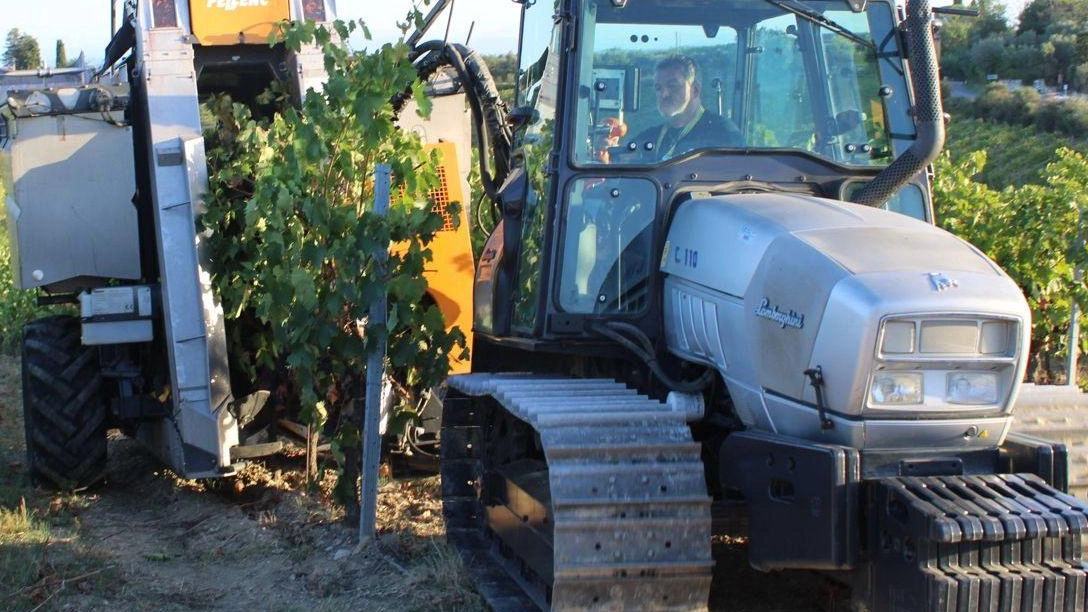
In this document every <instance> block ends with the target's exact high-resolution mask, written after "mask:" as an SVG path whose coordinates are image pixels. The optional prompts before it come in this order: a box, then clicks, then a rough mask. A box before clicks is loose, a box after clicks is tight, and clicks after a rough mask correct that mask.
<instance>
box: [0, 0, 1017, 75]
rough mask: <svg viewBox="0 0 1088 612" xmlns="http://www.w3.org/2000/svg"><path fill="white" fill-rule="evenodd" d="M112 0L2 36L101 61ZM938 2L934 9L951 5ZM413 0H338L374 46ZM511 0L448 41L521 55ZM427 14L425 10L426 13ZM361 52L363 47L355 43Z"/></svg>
mask: <svg viewBox="0 0 1088 612" xmlns="http://www.w3.org/2000/svg"><path fill="white" fill-rule="evenodd" d="M111 1H112V0H33V1H32V2H27V1H25V0H0V36H2V35H4V34H6V33H7V32H8V30H10V29H11V28H19V29H20V30H22V31H24V32H26V33H28V34H30V35H32V36H34V37H35V38H37V39H38V43H39V45H41V49H42V57H43V59H44V60H45V61H46V63H47V64H49V65H52V63H53V60H54V49H55V46H56V41H57V40H58V39H61V40H64V44H65V49H66V51H67V53H68V57H69V58H75V57H77V56H78V55H79V53H80V51H84V52H85V53H86V56H87V60H88V61H89V62H91V63H97V62H99V61H101V59H102V57H103V52H102V50H103V49H105V47H106V44H107V43H108V42H109V37H110V9H109V7H110V2H111ZM1025 2H1027V0H1005V4H1006V6H1007V14H1008V15H1009V16H1010V17H1011V18H1013V19H1015V17H1016V16H1017V15H1019V14H1020V11H1021V10H1022V9H1023V6H1024V4H1025ZM949 3H950V0H937V1H936V2H935V4H949ZM411 7H412V0H337V2H336V8H337V12H338V16H339V17H340V18H341V19H360V18H361V19H363V20H364V21H366V23H367V27H368V28H370V30H371V33H372V34H373V35H374V42H376V43H381V42H386V41H392V40H396V39H397V38H398V37H399V35H400V32H399V31H398V30H397V29H396V27H395V25H394V24H395V22H396V21H397V20H401V19H403V18H404V16H405V14H406V13H407V12H408V10H409V9H411ZM519 9H520V5H518V4H515V3H514V2H513V1H512V0H455V2H454V15H453V22H452V24H451V27H450V39H451V40H453V41H457V42H464V41H465V38H466V36H468V32H469V27H470V25H471V24H473V23H475V26H474V27H473V28H472V39H471V41H470V43H471V46H472V47H474V48H476V49H477V50H479V51H480V52H481V53H488V54H491V53H504V52H507V51H516V50H517V30H518V11H519ZM424 12H426V11H424ZM445 28H446V19H445V16H443V17H442V18H441V19H440V20H439V22H438V23H437V24H436V25H435V26H434V28H433V29H432V30H431V35H432V36H435V37H440V36H441V35H442V34H443V33H444V32H445ZM353 46H355V47H357V48H361V47H363V46H365V45H364V44H363V43H362V41H354V45H353Z"/></svg>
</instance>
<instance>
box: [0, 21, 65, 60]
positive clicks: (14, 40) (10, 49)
mask: <svg viewBox="0 0 1088 612" xmlns="http://www.w3.org/2000/svg"><path fill="white" fill-rule="evenodd" d="M53 58H54V60H53V66H54V67H56V68H72V67H75V66H78V65H79V63H80V58H76V59H74V60H69V59H68V51H67V49H66V48H65V45H64V41H63V40H57V46H56V52H55V54H54V56H53ZM44 67H45V62H44V60H43V58H42V49H41V45H39V44H38V39H37V38H34V37H33V36H32V35H30V34H27V33H26V32H23V31H22V30H20V29H19V28H12V29H10V30H8V34H7V36H6V37H5V39H4V56H3V58H2V59H0V68H7V69H9V70H35V69H38V68H44Z"/></svg>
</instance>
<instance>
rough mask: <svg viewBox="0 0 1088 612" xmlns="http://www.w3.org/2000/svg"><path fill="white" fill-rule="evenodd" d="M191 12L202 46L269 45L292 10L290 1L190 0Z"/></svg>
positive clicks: (194, 30)
mask: <svg viewBox="0 0 1088 612" xmlns="http://www.w3.org/2000/svg"><path fill="white" fill-rule="evenodd" d="M189 13H190V15H191V17H192V20H193V34H194V35H195V36H196V38H197V40H199V41H200V44H202V45H238V44H267V42H268V35H269V34H271V33H272V32H273V30H274V28H275V26H276V24H277V23H279V22H280V21H284V20H286V19H290V18H291V7H290V6H289V0H190V2H189Z"/></svg>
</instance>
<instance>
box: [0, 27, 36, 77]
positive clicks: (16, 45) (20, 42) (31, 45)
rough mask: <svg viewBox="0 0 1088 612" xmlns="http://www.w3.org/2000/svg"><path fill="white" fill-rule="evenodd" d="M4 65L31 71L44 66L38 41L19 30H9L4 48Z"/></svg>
mask: <svg viewBox="0 0 1088 612" xmlns="http://www.w3.org/2000/svg"><path fill="white" fill-rule="evenodd" d="M4 65H5V66H11V67H12V68H14V69H16V70H31V69H34V68H40V67H41V66H42V50H41V47H39V46H38V39H36V38H34V37H33V36H31V35H30V34H26V33H24V32H20V31H19V28H12V29H10V30H8V35H7V39H6V42H5V47H4Z"/></svg>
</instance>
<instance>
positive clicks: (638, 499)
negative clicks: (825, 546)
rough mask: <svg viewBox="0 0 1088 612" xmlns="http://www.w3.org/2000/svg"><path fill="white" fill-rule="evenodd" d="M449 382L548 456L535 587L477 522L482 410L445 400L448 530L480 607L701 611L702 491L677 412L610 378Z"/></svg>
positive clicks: (559, 611) (704, 584)
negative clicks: (543, 564)
mask: <svg viewBox="0 0 1088 612" xmlns="http://www.w3.org/2000/svg"><path fill="white" fill-rule="evenodd" d="M449 386H450V388H451V389H455V390H457V391H460V392H461V393H463V394H465V395H467V396H475V397H480V396H490V397H491V398H493V399H494V400H495V401H497V402H498V403H499V404H500V405H501V406H502V407H503V408H504V409H505V410H506V411H508V412H509V413H510V414H511V415H513V416H514V417H516V418H518V419H520V420H522V421H524V422H525V423H528V424H529V425H531V426H532V427H533V428H534V429H535V430H536V432H537V433H538V434H539V437H540V442H541V445H542V447H543V451H544V455H545V457H546V459H547V463H548V482H549V484H550V497H551V503H550V507H549V508H548V510H549V511H550V512H549V515H550V520H551V524H552V526H553V527H552V529H553V531H552V536H553V544H554V547H553V562H554V563H553V567H554V577H555V579H554V583H553V584H551V585H549V586H550V589H547V590H544V593H547V594H546V595H543V596H542V595H541V593H540V589H539V588H536V589H535V590H534V587H533V582H534V581H533V577H532V576H529V575H526V574H525V573H524V572H523V571H522V570H521V568H522V567H523V566H524V563H519V562H517V561H516V560H515V561H511V560H510V559H509V558H508V556H505V555H502V554H500V553H499V552H498V550H500V549H502V548H503V546H502V543H501V542H498V541H497V538H496V536H494V535H493V534H492V533H490V530H489V529H488V526H487V524H486V523H487V518H486V517H487V514H486V511H485V509H484V508H483V505H482V502H481V500H480V494H479V487H478V486H477V484H478V483H479V482H480V479H481V476H482V474H483V455H484V453H485V449H482V448H481V442H482V440H483V439H484V437H483V432H484V430H485V429H486V427H487V426H488V425H489V424H488V423H485V422H483V420H484V419H485V418H486V417H485V414H486V413H487V412H486V410H484V409H483V408H482V407H481V406H480V402H479V400H468V399H462V400H461V401H458V399H457V398H456V397H455V396H456V394H455V393H451V395H450V396H448V397H447V402H446V408H445V414H444V416H443V431H442V455H443V459H442V489H443V508H444V513H445V517H446V529H447V534H448V539H449V541H450V543H451V544H452V545H454V546H455V547H456V548H457V549H458V550H459V552H460V553H461V556H462V559H463V561H464V562H465V565H466V567H467V569H468V571H469V573H470V574H471V575H472V577H473V580H474V581H475V583H476V585H477V588H478V589H479V590H480V592H481V594H483V596H484V598H485V599H486V600H487V602H488V604H489V605H490V606H491V607H492V609H494V610H496V612H508V611H509V612H515V611H516V612H523V611H525V610H533V609H541V610H552V611H555V612H574V611H580V610H625V611H639V610H653V611H659V610H667V611H676V612H679V611H705V610H707V598H708V596H709V591H710V581H711V570H712V564H713V562H712V559H711V550H710V546H711V545H710V530H711V516H710V501H711V500H710V497H709V496H708V495H707V491H706V483H705V480H704V475H703V464H702V461H701V460H700V449H699V446H698V445H697V444H696V443H695V442H694V441H693V440H692V438H691V431H690V429H689V428H688V426H687V424H686V422H685V420H684V416H683V415H682V414H678V413H674V412H671V411H670V410H669V408H668V407H667V406H666V405H665V404H662V403H661V402H658V401H656V400H652V399H650V398H648V397H646V396H644V395H640V394H638V393H636V392H635V391H632V390H630V389H628V388H626V387H625V386H624V385H623V384H621V383H617V382H615V381H612V380H586V379H565V378H563V379H554V378H553V379H546V378H540V377H533V376H529V375H521V376H512V375H503V374H494V375H493V374H468V375H464V376H455V377H452V378H451V379H450V381H449Z"/></svg>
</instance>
